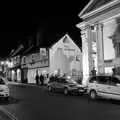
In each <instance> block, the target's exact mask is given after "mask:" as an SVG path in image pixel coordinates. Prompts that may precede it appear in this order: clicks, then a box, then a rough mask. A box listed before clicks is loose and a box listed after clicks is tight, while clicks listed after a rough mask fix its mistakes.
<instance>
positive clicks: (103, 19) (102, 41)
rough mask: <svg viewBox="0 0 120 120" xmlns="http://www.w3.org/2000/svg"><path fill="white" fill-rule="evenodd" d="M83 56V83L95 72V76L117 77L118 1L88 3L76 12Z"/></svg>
mask: <svg viewBox="0 0 120 120" xmlns="http://www.w3.org/2000/svg"><path fill="white" fill-rule="evenodd" d="M79 17H80V18H81V19H82V22H81V23H79V24H77V27H78V28H80V30H81V38H82V53H83V83H84V84H85V83H86V82H87V80H88V77H89V76H90V75H91V70H92V69H93V68H95V69H96V71H97V74H104V73H112V68H115V69H116V72H117V74H119V75H120V0H90V2H89V3H88V4H87V5H86V6H85V8H84V9H83V10H82V11H81V12H80V14H79Z"/></svg>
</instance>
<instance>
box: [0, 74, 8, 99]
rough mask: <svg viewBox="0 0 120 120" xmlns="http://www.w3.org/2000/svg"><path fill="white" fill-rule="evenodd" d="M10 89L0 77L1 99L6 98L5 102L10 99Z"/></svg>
mask: <svg viewBox="0 0 120 120" xmlns="http://www.w3.org/2000/svg"><path fill="white" fill-rule="evenodd" d="M9 95H10V93H9V88H8V86H7V84H6V81H5V79H4V78H3V77H1V76H0V98H4V99H5V100H8V99H9Z"/></svg>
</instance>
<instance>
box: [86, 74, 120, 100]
mask: <svg viewBox="0 0 120 120" xmlns="http://www.w3.org/2000/svg"><path fill="white" fill-rule="evenodd" d="M87 93H88V94H89V96H90V98H91V99H96V98H97V97H98V96H100V97H103V98H108V99H116V100H120V76H110V75H97V76H92V77H90V78H89V81H88V84H87Z"/></svg>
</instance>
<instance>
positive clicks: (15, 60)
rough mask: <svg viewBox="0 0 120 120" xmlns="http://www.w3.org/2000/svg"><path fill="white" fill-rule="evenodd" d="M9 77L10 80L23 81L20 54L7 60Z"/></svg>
mask: <svg viewBox="0 0 120 120" xmlns="http://www.w3.org/2000/svg"><path fill="white" fill-rule="evenodd" d="M7 66H8V69H7V78H8V79H9V80H10V81H15V82H21V66H20V56H15V57H12V58H10V60H8V61H7Z"/></svg>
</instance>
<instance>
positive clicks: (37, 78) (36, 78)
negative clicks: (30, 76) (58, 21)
mask: <svg viewBox="0 0 120 120" xmlns="http://www.w3.org/2000/svg"><path fill="white" fill-rule="evenodd" d="M35 80H36V85H38V84H39V75H38V71H36V76H35Z"/></svg>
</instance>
